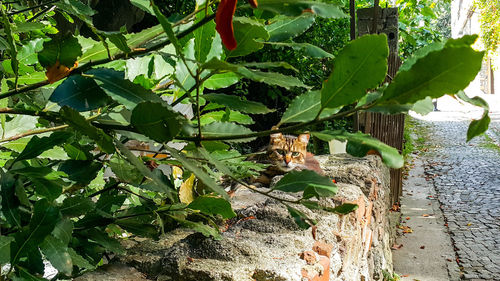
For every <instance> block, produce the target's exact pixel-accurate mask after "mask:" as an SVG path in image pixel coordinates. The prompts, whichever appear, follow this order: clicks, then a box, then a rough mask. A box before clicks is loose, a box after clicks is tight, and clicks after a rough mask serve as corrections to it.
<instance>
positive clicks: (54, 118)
mask: <svg viewBox="0 0 500 281" xmlns="http://www.w3.org/2000/svg"><path fill="white" fill-rule="evenodd" d="M0 114H20V115H29V116H37V117H42V118H45V119H47V120H49V121H53V122H57V121H60V119H59V115H58V114H57V113H55V112H52V111H34V110H26V109H15V108H10V107H4V108H0Z"/></svg>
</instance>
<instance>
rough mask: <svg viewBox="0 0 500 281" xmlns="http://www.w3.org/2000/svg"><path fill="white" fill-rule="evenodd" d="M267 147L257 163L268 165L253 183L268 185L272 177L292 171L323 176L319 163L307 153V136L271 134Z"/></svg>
mask: <svg viewBox="0 0 500 281" xmlns="http://www.w3.org/2000/svg"><path fill="white" fill-rule="evenodd" d="M270 137H271V139H270V141H269V145H268V146H267V150H266V151H267V153H266V155H265V157H262V158H260V159H259V162H263V163H266V164H270V166H269V167H268V168H267V170H266V171H265V172H264V173H263V174H262V175H261V176H260V177H258V178H257V179H255V182H258V183H262V184H264V185H269V183H270V180H271V178H272V177H274V176H276V175H282V174H285V173H287V172H290V171H292V170H299V171H300V170H313V171H316V172H317V173H319V174H323V171H322V170H321V168H320V166H319V162H318V161H317V160H316V159H314V155H313V154H312V153H309V152H307V150H306V148H307V143H308V142H309V134H300V135H298V136H292V135H283V134H281V133H276V134H272V135H271V136H270Z"/></svg>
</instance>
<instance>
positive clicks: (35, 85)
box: [0, 80, 49, 99]
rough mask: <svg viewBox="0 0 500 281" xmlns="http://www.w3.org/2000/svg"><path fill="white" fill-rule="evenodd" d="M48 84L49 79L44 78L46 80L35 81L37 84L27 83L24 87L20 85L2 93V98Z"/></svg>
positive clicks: (0, 95) (0, 97) (0, 96)
mask: <svg viewBox="0 0 500 281" xmlns="http://www.w3.org/2000/svg"><path fill="white" fill-rule="evenodd" d="M48 84H49V80H44V81H41V82H38V83H35V84H31V85H27V86H24V87H20V88H17V89H14V90H11V91H8V92H5V93H3V94H0V99H4V98H8V97H10V96H13V95H17V94H20V93H24V92H28V91H31V90H35V89H38V88H41V87H43V86H46V85H48Z"/></svg>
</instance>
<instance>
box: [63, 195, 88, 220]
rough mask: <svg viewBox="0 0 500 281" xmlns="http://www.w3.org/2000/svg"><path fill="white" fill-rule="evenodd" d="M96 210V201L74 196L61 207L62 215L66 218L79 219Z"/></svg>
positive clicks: (65, 200) (67, 199)
mask: <svg viewBox="0 0 500 281" xmlns="http://www.w3.org/2000/svg"><path fill="white" fill-rule="evenodd" d="M94 209H95V204H94V201H92V199H91V198H88V197H83V196H74V197H68V198H66V199H64V201H63V203H62V205H61V214H62V215H63V216H65V217H70V218H73V217H79V216H82V215H85V214H87V213H90V211H92V210H94Z"/></svg>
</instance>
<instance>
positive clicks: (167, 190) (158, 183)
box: [115, 140, 175, 201]
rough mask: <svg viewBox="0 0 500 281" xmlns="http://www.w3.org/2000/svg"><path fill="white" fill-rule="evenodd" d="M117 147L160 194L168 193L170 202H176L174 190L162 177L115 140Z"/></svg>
mask: <svg viewBox="0 0 500 281" xmlns="http://www.w3.org/2000/svg"><path fill="white" fill-rule="evenodd" d="M115 144H116V147H117V148H118V150H120V152H121V153H122V155H123V156H125V158H127V160H128V161H129V162H130V163H131V164H132V165H134V166H135V167H136V168H137V170H139V171H140V172H141V174H142V175H144V176H145V177H147V178H149V179H151V180H153V182H154V184H155V186H156V187H157V188H158V191H160V192H165V193H167V196H168V197H169V198H170V200H172V201H174V193H175V192H174V190H173V187H171V186H169V185H167V183H165V182H164V181H162V179H161V178H160V177H158V176H157V175H156V174H153V172H151V170H150V169H149V168H148V167H146V166H145V165H144V163H142V161H141V160H139V159H138V158H137V157H136V156H135V155H134V154H132V152H131V151H130V150H129V149H128V148H127V147H126V146H125V145H123V144H122V143H121V142H120V141H118V140H115Z"/></svg>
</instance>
